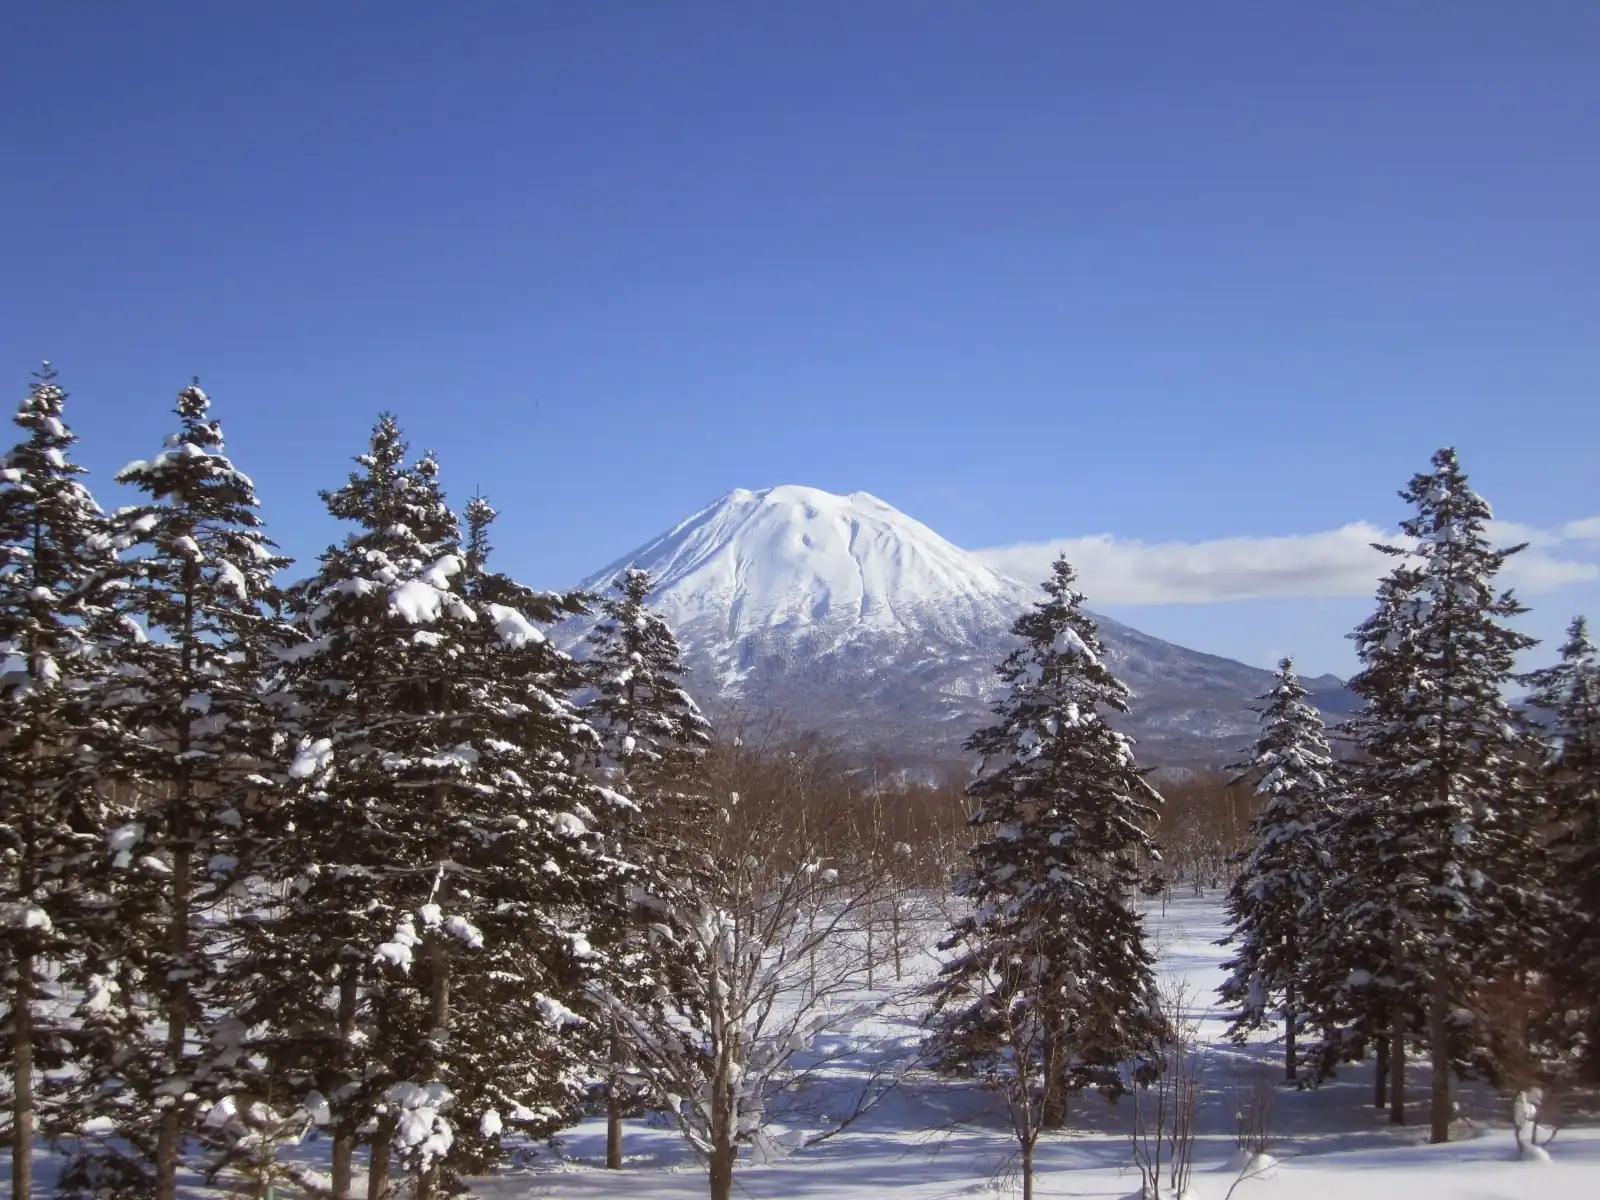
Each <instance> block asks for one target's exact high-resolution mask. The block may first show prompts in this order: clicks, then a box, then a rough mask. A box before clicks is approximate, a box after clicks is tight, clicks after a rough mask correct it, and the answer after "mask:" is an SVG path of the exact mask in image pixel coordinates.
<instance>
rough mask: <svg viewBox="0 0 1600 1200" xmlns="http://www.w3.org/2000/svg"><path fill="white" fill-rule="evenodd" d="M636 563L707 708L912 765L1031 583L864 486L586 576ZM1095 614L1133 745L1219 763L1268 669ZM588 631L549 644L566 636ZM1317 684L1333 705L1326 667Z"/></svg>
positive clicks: (964, 712)
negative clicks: (781, 723) (763, 718)
mask: <svg viewBox="0 0 1600 1200" xmlns="http://www.w3.org/2000/svg"><path fill="white" fill-rule="evenodd" d="M630 566H636V567H640V568H643V569H644V570H647V571H649V572H650V574H651V576H652V578H653V579H654V580H655V583H656V590H655V593H654V596H653V599H652V606H653V607H655V608H656V609H657V610H658V611H659V612H660V613H661V614H662V615H663V616H664V617H665V618H666V620H667V621H668V622H669V623H670V624H671V625H672V627H673V629H674V630H676V631H677V633H678V636H679V638H680V640H681V641H682V643H683V645H684V649H685V658H686V660H687V661H688V663H689V664H690V667H691V669H692V671H693V675H692V677H691V680H690V687H691V690H692V691H693V692H694V693H695V695H696V696H697V697H698V698H699V699H700V700H701V703H702V704H703V705H704V706H705V707H706V708H707V709H708V710H710V711H712V712H718V711H719V710H721V711H729V710H743V711H745V712H747V713H750V714H752V715H754V714H758V713H760V712H763V711H765V710H767V709H777V710H779V711H781V712H782V713H783V714H784V716H785V718H786V720H787V721H788V723H789V724H790V725H791V726H794V727H797V728H804V729H817V730H819V731H821V732H823V733H825V734H828V735H830V736H832V737H835V738H837V739H839V740H840V741H842V742H844V743H845V744H846V745H848V746H850V747H851V748H853V749H856V750H858V751H864V750H868V749H876V750H880V751H882V752H883V753H885V754H886V755H887V756H888V757H890V758H891V759H894V760H896V761H900V762H905V763H908V764H910V763H937V762H949V761H954V760H956V759H958V758H959V757H960V744H961V741H962V739H963V738H965V736H966V735H967V734H968V733H970V732H971V731H972V730H973V729H975V728H976V727H977V726H978V725H979V724H980V723H981V722H982V721H983V720H984V718H985V717H987V715H988V706H989V704H990V703H991V701H992V699H993V696H994V688H995V682H994V665H995V663H996V662H997V661H998V660H999V659H1000V657H1001V656H1002V655H1004V654H1005V652H1006V651H1007V650H1008V649H1009V648H1010V647H1011V644H1012V638H1011V636H1010V632H1009V631H1010V626H1011V623H1012V621H1014V620H1015V619H1016V616H1017V614H1018V613H1019V612H1020V611H1021V610H1022V609H1023V607H1024V606H1026V605H1027V604H1029V603H1031V601H1032V599H1033V596H1034V591H1035V589H1034V588H1033V587H1031V586H1029V585H1026V584H1023V583H1020V582H1018V581H1016V580H1013V579H1008V578H1006V577H1005V576H1003V575H1000V574H998V573H997V572H995V571H994V570H992V569H991V568H989V567H987V566H985V565H984V564H983V563H981V562H979V561H978V560H977V559H976V558H974V557H973V556H972V555H970V554H968V553H967V552H966V551H964V550H961V549H960V548H959V547H957V546H955V545H953V544H951V543H950V542H948V541H946V540H945V539H944V538H942V537H940V536H939V535H938V534H937V533H935V532H934V531H933V530H931V529H929V528H928V527H927V526H925V525H923V524H921V523H920V522H918V521H915V520H913V519H912V518H910V517H908V516H906V515H905V514H904V513H902V512H900V511H899V510H897V509H895V508H894V507H892V506H891V505H889V504H886V503H884V502H883V501H882V500H879V499H878V498H877V497H875V496H871V495H868V494H867V493H865V492H855V493H852V494H851V495H848V496H837V495H833V494H832V493H829V492H824V491H821V490H819V489H816V488H807V487H798V486H792V485H791V486H784V487H774V488H768V489H766V490H764V491H759V492H750V491H745V490H744V489H739V490H736V491H733V492H730V493H728V494H727V495H726V496H724V497H722V498H721V499H720V500H717V501H716V502H715V503H713V504H711V505H709V506H707V507H706V508H704V509H702V510H701V511H700V512H697V513H695V514H694V515H693V516H691V517H689V518H688V519H687V520H685V521H683V522H681V523H679V524H678V525H676V526H674V527H673V528H672V529H670V530H668V531H667V532H666V533H664V534H662V535H661V536H660V537H658V538H655V539H654V540H652V541H650V542H648V543H646V544H645V545H644V546H641V547H639V548H638V549H637V550H635V551H634V552H633V553H631V554H628V555H625V556H624V557H622V558H620V559H618V560H617V561H616V562H614V563H612V564H611V565H610V566H608V567H606V568H605V569H604V570H602V571H599V572H597V573H596V574H595V575H593V576H591V577H590V578H589V579H587V580H585V581H584V583H583V585H582V586H583V587H584V588H586V589H589V590H593V591H599V590H603V589H604V588H606V587H607V586H609V584H610V582H611V581H612V580H613V579H614V578H615V577H616V576H617V575H618V574H619V573H620V572H621V571H622V570H623V569H625V568H627V567H630ZM1092 599H1093V597H1091V601H1092ZM1097 619H1098V620H1099V621H1100V624H1101V631H1102V634H1103V636H1104V639H1105V643H1106V651H1107V659H1108V665H1110V666H1111V667H1112V669H1113V670H1115V671H1116V672H1117V673H1118V674H1119V675H1120V676H1121V677H1122V678H1123V679H1124V680H1125V681H1126V682H1127V684H1128V685H1129V687H1130V688H1132V689H1133V691H1134V693H1135V697H1136V701H1135V712H1134V714H1133V717H1132V719H1131V720H1130V721H1129V722H1127V726H1128V728H1129V730H1130V731H1131V732H1132V733H1133V734H1134V735H1135V736H1136V737H1138V738H1139V739H1140V741H1141V743H1142V750H1143V757H1144V758H1146V759H1147V760H1149V761H1164V762H1181V761H1192V760H1195V759H1210V758H1216V757H1219V756H1221V755H1224V754H1226V752H1228V751H1229V750H1231V749H1233V748H1234V747H1236V746H1237V745H1239V744H1240V743H1241V742H1242V741H1243V740H1245V739H1246V738H1247V737H1248V736H1249V735H1250V733H1251V732H1252V731H1253V729H1254V725H1255V716H1254V714H1253V713H1251V712H1250V711H1249V710H1248V708H1247V707H1246V705H1247V704H1248V703H1249V702H1250V699H1251V697H1253V696H1255V695H1257V694H1259V693H1260V692H1263V691H1265V690H1266V687H1267V685H1268V683H1269V682H1270V679H1271V675H1270V673H1269V672H1266V671H1261V670H1257V669H1255V668H1253V667H1247V666H1245V665H1243V664H1242V663H1236V662H1233V661H1231V660H1228V659H1223V658H1217V657H1215V656H1212V655H1206V654H1199V653H1196V652H1195V651H1191V650H1186V649H1183V648H1182V647H1179V646H1175V645H1172V644H1171V643H1169V642H1164V641H1161V640H1160V639H1158V638H1153V637H1149V636H1147V635H1145V634H1142V633H1139V632H1137V631H1136V630H1133V629H1129V628H1128V627H1127V626H1125V625H1121V624H1119V623H1117V622H1115V621H1111V620H1108V619H1106V618H1103V617H1102V618H1097ZM584 631H585V630H584V626H583V625H582V624H574V625H572V626H570V627H567V628H564V629H563V630H561V631H559V633H558V640H560V641H561V642H563V643H564V644H566V645H569V646H576V645H578V644H579V642H580V641H581V637H582V634H583V632H584ZM1311 684H1312V687H1313V691H1314V693H1316V692H1321V693H1323V698H1324V702H1325V703H1326V704H1327V705H1328V706H1329V707H1332V708H1335V709H1337V708H1340V707H1342V698H1343V697H1344V695H1345V694H1344V692H1343V688H1342V685H1340V684H1339V682H1338V681H1337V680H1335V679H1333V678H1332V677H1328V678H1326V679H1321V680H1313V681H1311Z"/></svg>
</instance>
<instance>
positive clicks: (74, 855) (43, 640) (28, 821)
mask: <svg viewBox="0 0 1600 1200" xmlns="http://www.w3.org/2000/svg"><path fill="white" fill-rule="evenodd" d="M65 403H66V393H65V392H63V391H62V390H61V388H60V386H59V385H58V384H57V383H56V376H55V372H54V371H53V370H51V368H50V366H49V364H46V365H45V366H44V368H43V370H42V371H41V372H40V373H39V375H38V376H37V378H36V380H35V382H34V383H33V385H32V386H31V387H30V389H29V391H28V395H27V397H26V399H24V400H23V401H22V403H21V405H20V406H19V408H18V410H17V413H16V416H15V417H14V418H13V420H14V421H15V423H16V424H17V425H18V426H19V427H20V428H21V430H22V431H23V433H24V435H25V436H24V439H23V440H22V441H21V442H19V443H18V444H17V445H16V446H14V447H13V448H12V449H11V450H10V451H9V452H8V453H6V454H5V456H4V457H3V458H0V728H3V729H4V730H5V733H4V736H3V737H0V864H3V867H0V981H3V986H4V989H5V991H4V1000H3V1002H0V1007H3V1008H4V1009H5V1010H6V1013H7V1020H6V1026H7V1028H6V1030H5V1033H4V1035H3V1038H4V1041H5V1044H6V1048H7V1051H8V1059H9V1062H10V1064H11V1069H12V1079H11V1089H10V1091H11V1095H10V1100H11V1128H10V1130H9V1136H10V1142H11V1147H12V1181H13V1186H14V1188H15V1190H16V1191H17V1192H18V1193H19V1194H21V1195H27V1194H28V1189H29V1188H30V1187H31V1181H32V1170H31V1168H32V1161H31V1150H32V1133H33V1131H34V1129H35V1128H36V1127H38V1128H41V1129H43V1130H45V1131H46V1132H50V1133H55V1132H60V1131H62V1130H63V1129H70V1128H71V1126H72V1123H73V1122H72V1110H71V1105H72V1104H73V1103H74V1102H81V1101H82V1099H83V1092H82V1089H81V1088H80V1087H77V1086H76V1079H75V1077H74V1076H73V1075H72V1073H71V1072H67V1071H64V1070H63V1068H64V1067H65V1066H66V1065H67V1064H69V1063H70V1062H72V1061H74V1060H75V1059H76V1057H77V1056H78V1054H79V1053H81V1049H80V1047H81V1042H82V1039H83V1037H84V1036H85V1032H84V1029H85V1024H86V1023H85V1021H84V1019H83V1015H82V1014H75V1015H74V1016H73V1017H72V1018H71V1019H63V1018H62V1016H61V1014H60V1011H59V1010H60V1005H59V1004H58V1003H55V1001H56V1000H58V998H59V997H60V996H61V994H62V992H61V989H62V988H72V989H74V990H75V991H76V992H77V994H79V995H86V994H87V992H88V980H89V978H90V976H91V975H95V973H96V971H97V969H98V967H99V965H100V964H99V963H98V961H97V958H96V955H95V953H94V950H95V947H96V946H97V945H98V944H99V943H100V942H101V941H102V940H103V938H104V936H105V934H106V932H107V928H108V921H107V914H106V912H105V906H104V904H103V903H102V902H101V900H102V897H103V894H104V884H105V879H104V876H105V872H106V869H107V866H108V864H107V862H106V860H105V857H104V855H103V853H102V851H103V849H104V847H105V844H106V843H105V832H106V831H107V830H108V829H111V828H114V827H117V826H120V825H123V824H124V823H125V821H126V820H127V819H128V817H127V813H126V811H125V809H124V808H123V807H122V806H120V805H119V804H117V803H115V802H114V801H112V799H111V798H110V797H109V794H108V793H107V791H106V790H105V789H103V788H98V787H96V786H95V776H96V772H97V770H98V762H97V756H96V753H95V752H96V750H97V748H98V747H99V745H100V744H101V743H103V742H104V741H105V732H106V730H105V727H104V725H103V717H102V716H101V714H99V712H98V711H97V709H96V706H95V704H94V698H95V695H96V692H97V688H96V683H97V681H98V680H99V678H100V677H101V676H102V674H103V672H104V670H105V667H106V655H107V649H108V645H110V644H112V643H114V642H115V640H116V638H117V628H116V620H115V614H114V613H113V612H112V611H111V609H110V607H109V595H108V592H107V590H106V588H107V585H108V584H110V583H111V582H112V581H113V576H114V574H115V567H116V556H115V553H114V551H113V548H112V542H111V539H110V537H109V534H108V530H107V528H106V522H105V519H104V516H103V514H102V512H101V510H100V507H99V506H98V505H97V504H96V503H95V501H94V497H93V496H92V495H90V493H89V490H88V488H86V487H85V486H84V485H83V483H82V482H80V480H79V476H81V475H82V474H83V472H84V468H83V467H81V466H78V465H77V464H75V463H73V462H71V461H70V459H69V457H68V455H69V454H70V452H71V450H72V447H73V445H74V444H75V443H76V441H77V439H76V438H75V437H74V436H73V434H72V432H71V430H70V429H68V427H67V425H66V423H65V421H64V420H63V412H64V407H65ZM87 1024H88V1026H89V1027H90V1028H92V1026H93V1022H92V1021H90V1022H88V1023H87ZM36 1105H37V1108H36ZM36 1118H42V1119H41V1120H37V1121H36Z"/></svg>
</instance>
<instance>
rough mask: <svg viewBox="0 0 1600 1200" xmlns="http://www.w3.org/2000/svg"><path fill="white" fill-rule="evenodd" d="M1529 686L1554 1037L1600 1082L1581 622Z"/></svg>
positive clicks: (1596, 669)
mask: <svg viewBox="0 0 1600 1200" xmlns="http://www.w3.org/2000/svg"><path fill="white" fill-rule="evenodd" d="M1524 682H1526V683H1527V684H1528V686H1529V693H1528V703H1529V704H1530V705H1531V706H1532V707H1533V708H1534V709H1536V710H1537V711H1539V712H1540V714H1541V715H1542V716H1544V717H1545V719H1546V722H1547V723H1546V726H1545V738H1546V745H1547V747H1548V753H1547V754H1546V757H1545V760H1544V764H1543V768H1544V770H1543V773H1544V787H1545V791H1546V795H1547V797H1548V800H1549V804H1550V819H1551V822H1552V824H1553V826H1554V829H1555V833H1554V835H1553V836H1552V838H1551V840H1550V862H1549V864H1548V869H1549V879H1550V887H1551V891H1552V899H1553V901H1554V903H1555V905H1556V907H1557V910H1558V916H1557V918H1556V922H1557V933H1556V936H1555V937H1554V938H1553V939H1552V954H1551V957H1552V959H1553V966H1554V968H1555V975H1556V978H1557V981H1558V985H1559V987H1560V995H1561V998H1562V999H1563V1001H1564V1003H1562V1004H1560V1005H1558V1006H1557V1007H1558V1008H1559V1009H1560V1013H1561V1017H1560V1028H1559V1029H1557V1030H1555V1031H1553V1032H1555V1033H1556V1034H1557V1036H1558V1037H1559V1039H1560V1043H1561V1045H1562V1048H1563V1049H1567V1050H1569V1051H1571V1052H1574V1053H1575V1054H1576V1055H1577V1057H1578V1058H1579V1060H1580V1061H1581V1063H1582V1065H1583V1066H1584V1067H1585V1069H1586V1070H1587V1071H1588V1072H1589V1073H1590V1074H1591V1075H1595V1076H1600V1000H1597V999H1596V997H1600V651H1597V650H1596V649H1595V644H1594V643H1593V642H1592V641H1591V640H1590V639H1589V630H1588V625H1587V623H1586V622H1585V621H1584V619H1583V618H1582V617H1576V618H1574V619H1573V622H1572V624H1571V626H1570V627H1569V628H1568V630H1567V640H1566V642H1565V644H1563V646H1562V647H1561V659H1560V661H1559V662H1558V663H1556V664H1555V665H1554V666H1551V667H1546V668H1544V669H1543V670H1540V671H1535V672H1532V673H1531V674H1530V675H1528V676H1527V677H1526V679H1525V680H1524Z"/></svg>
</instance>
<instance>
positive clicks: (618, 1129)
mask: <svg viewBox="0 0 1600 1200" xmlns="http://www.w3.org/2000/svg"><path fill="white" fill-rule="evenodd" d="M623 1061H624V1055H623V1048H622V1030H621V1029H620V1028H619V1027H618V1023H617V1019H616V1018H615V1017H612V1018H611V1074H610V1077H609V1078H608V1079H607V1080H606V1169H607V1170H608V1171H619V1170H621V1169H622V1095H621V1092H622V1066H623Z"/></svg>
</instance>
